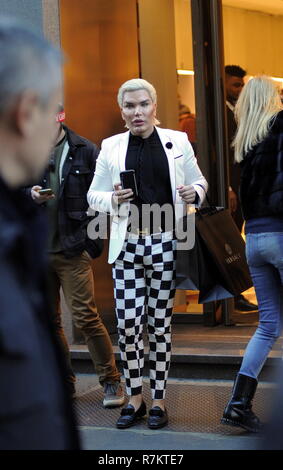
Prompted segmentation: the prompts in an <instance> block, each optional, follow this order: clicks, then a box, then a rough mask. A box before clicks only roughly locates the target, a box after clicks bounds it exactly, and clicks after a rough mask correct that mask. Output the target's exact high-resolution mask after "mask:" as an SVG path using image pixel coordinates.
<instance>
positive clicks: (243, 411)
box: [221, 374, 261, 432]
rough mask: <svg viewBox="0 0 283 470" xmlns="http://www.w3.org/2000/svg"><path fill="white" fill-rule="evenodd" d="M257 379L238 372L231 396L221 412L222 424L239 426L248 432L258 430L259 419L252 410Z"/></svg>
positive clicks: (259, 425)
mask: <svg viewBox="0 0 283 470" xmlns="http://www.w3.org/2000/svg"><path fill="white" fill-rule="evenodd" d="M256 387H257V380H256V379H254V378H252V377H249V376H248V375H243V374H238V375H237V377H236V380H235V383H234V388H233V392H232V397H231V399H230V401H229V402H228V404H227V405H226V408H225V410H224V413H223V418H222V419H221V423H222V424H229V425H231V426H240V427H242V428H244V429H246V430H247V431H250V432H258V431H259V430H260V427H261V423H260V420H259V419H258V417H257V416H256V415H255V414H254V413H253V411H252V399H253V397H254V394H255V391H256Z"/></svg>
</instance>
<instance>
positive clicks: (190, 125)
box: [179, 105, 197, 155]
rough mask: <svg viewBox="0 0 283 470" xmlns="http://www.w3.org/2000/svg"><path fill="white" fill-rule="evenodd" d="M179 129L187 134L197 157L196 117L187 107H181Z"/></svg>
mask: <svg viewBox="0 0 283 470" xmlns="http://www.w3.org/2000/svg"><path fill="white" fill-rule="evenodd" d="M179 129H180V131H182V132H186V134H187V136H188V139H189V141H190V144H191V145H192V147H193V150H194V153H195V155H197V138H196V116H195V114H193V113H192V112H191V110H190V108H189V107H188V106H186V105H180V107H179Z"/></svg>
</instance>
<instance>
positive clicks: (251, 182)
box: [240, 111, 283, 220]
mask: <svg viewBox="0 0 283 470" xmlns="http://www.w3.org/2000/svg"><path fill="white" fill-rule="evenodd" d="M241 167H242V172H241V186H240V200H241V205H242V210H243V214H244V218H245V219H246V220H248V219H251V218H256V217H268V216H273V217H274V216H275V217H276V216H279V217H282V216H283V111H280V112H279V113H278V115H277V117H276V119H275V121H274V123H273V125H272V126H271V128H270V131H269V133H268V135H267V137H266V138H265V139H264V140H263V141H262V142H260V143H259V144H257V145H255V146H254V147H253V148H252V150H251V151H250V152H248V154H247V155H246V156H245V158H244V159H243V161H242V162H241Z"/></svg>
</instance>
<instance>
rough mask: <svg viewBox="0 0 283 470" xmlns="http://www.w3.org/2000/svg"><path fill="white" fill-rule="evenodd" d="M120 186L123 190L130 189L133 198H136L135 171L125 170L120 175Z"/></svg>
mask: <svg viewBox="0 0 283 470" xmlns="http://www.w3.org/2000/svg"><path fill="white" fill-rule="evenodd" d="M120 178H121V185H122V188H123V189H131V190H132V191H133V193H134V197H137V196H138V188H137V182H136V175H135V170H125V171H121V173H120Z"/></svg>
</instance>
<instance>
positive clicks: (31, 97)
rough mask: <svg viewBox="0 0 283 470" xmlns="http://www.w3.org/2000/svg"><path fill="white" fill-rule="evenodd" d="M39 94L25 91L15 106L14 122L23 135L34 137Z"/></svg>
mask: <svg viewBox="0 0 283 470" xmlns="http://www.w3.org/2000/svg"><path fill="white" fill-rule="evenodd" d="M38 104H39V103H38V96H37V94H36V93H35V92H34V91H30V90H26V91H24V92H23V93H22V94H21V95H20V96H19V98H18V99H17V102H16V103H15V107H14V113H13V114H14V120H13V121H14V124H15V127H16V130H17V132H18V133H19V134H20V135H21V136H22V137H32V135H33V134H34V132H35V131H36V124H37V118H38V111H39V106H38Z"/></svg>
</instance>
